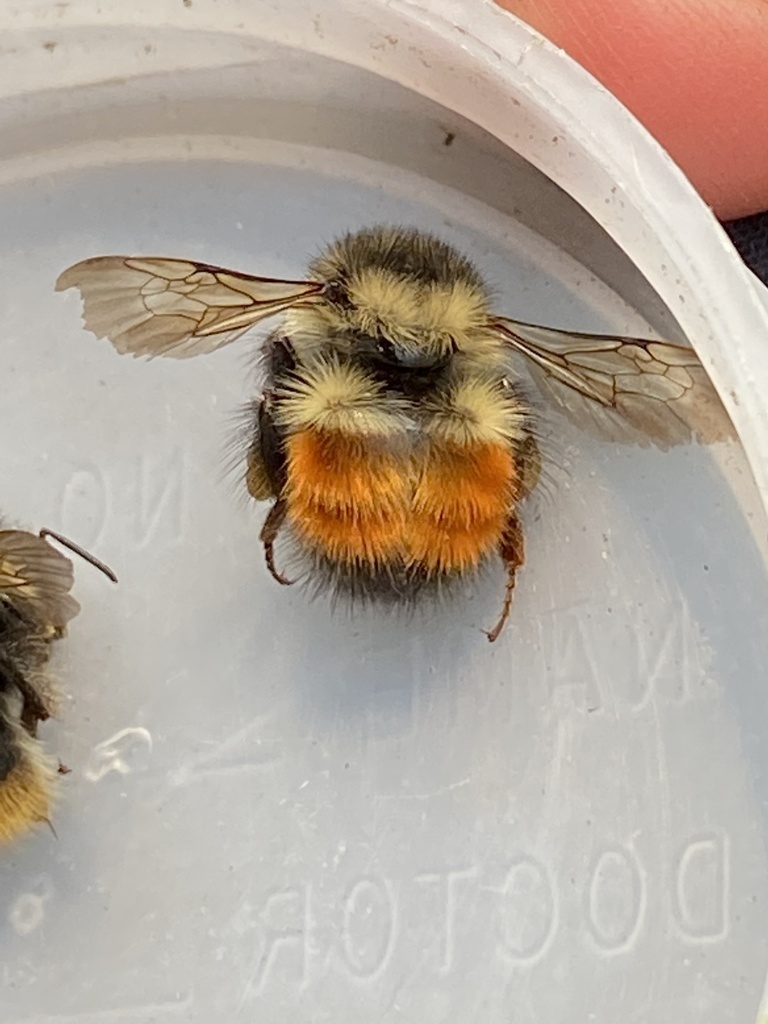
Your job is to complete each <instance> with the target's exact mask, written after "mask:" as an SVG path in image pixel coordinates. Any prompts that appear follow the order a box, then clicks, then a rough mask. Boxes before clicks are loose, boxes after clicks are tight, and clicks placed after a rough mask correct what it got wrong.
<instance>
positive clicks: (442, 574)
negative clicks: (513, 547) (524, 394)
mask: <svg viewBox="0 0 768 1024" xmlns="http://www.w3.org/2000/svg"><path fill="white" fill-rule="evenodd" d="M287 467H288V485H287V492H286V494H287V499H288V517H289V521H290V523H291V526H292V529H293V533H294V536H295V537H296V539H297V540H298V542H299V544H300V545H301V546H302V547H303V548H305V549H308V551H309V552H310V553H311V554H312V555H313V557H314V564H315V565H316V566H317V565H322V566H323V572H324V574H326V575H328V574H329V570H330V575H331V577H332V580H333V582H334V585H335V586H336V587H337V589H342V590H343V589H345V588H346V589H352V590H355V591H358V590H362V591H366V590H367V591H369V593H368V594H367V595H366V596H372V597H377V596H390V597H391V596H397V595H402V596H406V597H407V596H409V594H410V592H411V591H413V592H415V591H417V590H420V589H422V588H423V587H424V585H425V584H429V583H430V582H440V581H446V580H448V579H450V578H452V577H458V576H461V575H464V574H466V573H468V572H471V571H472V570H474V569H476V568H478V566H479V565H480V564H481V562H483V561H484V559H485V558H486V557H487V556H489V555H491V554H492V553H493V552H494V551H496V550H497V549H498V545H499V542H500V539H501V536H502V534H503V531H504V527H505V523H506V521H507V518H508V516H509V513H510V510H511V507H512V505H513V504H514V498H515V493H516V490H517V479H516V472H515V462H514V458H513V456H512V454H511V452H510V451H509V450H508V449H507V448H506V447H505V446H503V445H501V444H482V445H477V444H476V445H472V446H466V447H461V446H440V447H428V448H423V449H421V450H419V451H418V452H413V453H410V454H404V453H403V452H402V451H392V450H389V449H388V448H387V447H386V445H381V446H377V445H375V444H371V443H366V442H365V441H361V439H360V438H351V437H348V436H345V435H343V434H341V433H331V432H323V431H319V430H316V429H307V430H303V431H300V432H297V433H295V434H294V435H293V436H292V437H291V438H290V439H289V440H288V442H287ZM316 582H317V581H316ZM389 590H394V593H393V594H388V591H389Z"/></svg>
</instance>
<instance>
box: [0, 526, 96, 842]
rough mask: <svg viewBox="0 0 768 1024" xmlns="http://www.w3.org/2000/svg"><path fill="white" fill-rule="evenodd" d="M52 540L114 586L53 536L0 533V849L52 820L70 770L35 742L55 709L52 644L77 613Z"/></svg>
mask: <svg viewBox="0 0 768 1024" xmlns="http://www.w3.org/2000/svg"><path fill="white" fill-rule="evenodd" d="M48 537H51V538H53V539H54V540H57V541H59V542H60V543H62V544H64V545H65V547H68V548H70V550H72V551H75V552H76V553H77V554H79V555H81V556H83V557H84V558H86V559H87V560H88V561H90V562H91V563H92V564H94V565H95V566H97V568H99V569H101V570H102V571H103V572H105V573H106V574H107V575H108V576H109V577H110V579H112V580H113V581H116V577H115V575H114V573H113V572H112V570H111V569H109V568H108V567H107V566H105V565H104V564H103V563H102V562H99V561H98V560H97V559H95V558H93V556H92V555H89V554H88V553H87V552H85V551H83V550H82V548H79V547H78V546H77V545H76V544H73V543H72V542H71V541H69V540H67V539H66V538H65V537H61V536H60V535H59V534H57V533H53V532H52V531H51V530H42V531H41V532H40V533H39V534H34V533H27V532H26V531H24V530H6V529H0V843H3V842H7V841H9V840H11V839H13V838H15V837H16V836H18V835H20V834H22V833H24V832H26V831H28V830H29V829H31V828H32V827H33V826H35V825H36V824H37V823H39V822H43V821H49V814H50V809H51V802H52V798H53V793H54V780H55V778H56V776H57V775H58V774H63V773H66V771H67V769H66V768H64V766H63V765H61V764H60V763H59V764H58V766H57V764H56V762H55V761H54V760H53V759H52V758H50V757H48V755H47V754H46V752H45V750H44V748H43V746H42V744H41V743H40V741H39V740H38V739H37V726H38V723H39V722H44V721H45V720H46V719H47V718H49V717H50V716H51V714H52V713H53V712H54V711H55V709H56V704H57V689H56V685H55V682H54V680H53V679H52V677H51V675H50V673H49V671H48V661H49V659H50V656H51V649H52V645H53V643H54V642H55V641H57V640H60V639H61V638H62V637H64V636H65V635H66V630H67V624H68V623H69V622H70V621H71V620H72V619H73V618H74V617H75V616H76V615H77V614H78V612H79V611H80V605H79V604H78V603H77V601H76V600H75V599H74V597H72V595H71V594H70V590H71V589H72V584H73V571H72V563H71V561H70V560H69V559H68V558H66V557H65V556H64V555H63V554H61V552H59V551H57V550H56V548H54V547H53V546H52V545H51V544H50V543H49V541H48V539H47V538H48ZM49 823H50V822H49Z"/></svg>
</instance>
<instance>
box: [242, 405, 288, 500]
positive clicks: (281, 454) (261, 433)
mask: <svg viewBox="0 0 768 1024" xmlns="http://www.w3.org/2000/svg"><path fill="white" fill-rule="evenodd" d="M273 406H274V398H273V395H272V392H270V391H267V392H265V394H264V397H263V398H262V400H261V401H260V402H259V404H258V406H254V417H253V426H252V431H253V433H252V439H251V446H250V448H249V449H248V459H247V466H246V472H245V484H246V487H247V488H248V493H249V494H250V495H251V497H252V498H255V499H256V501H267V500H268V499H269V498H277V497H278V496H279V494H280V492H281V491H282V489H283V487H284V486H285V479H286V472H285V450H284V448H283V437H282V434H281V433H280V431H279V430H278V428H277V427H276V426H275V422H274V419H273V415H272V413H273Z"/></svg>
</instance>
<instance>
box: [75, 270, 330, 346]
mask: <svg viewBox="0 0 768 1024" xmlns="http://www.w3.org/2000/svg"><path fill="white" fill-rule="evenodd" d="M322 287H323V286H322V285H320V284H317V283H316V282H313V281H276V280H273V279H271V278H268V277H252V276H250V275H249V274H238V273H236V272H235V271H232V270H225V269H224V268H222V267H213V266H209V265H208V264H207V263H193V262H191V261H189V260H172V259H161V258H154V257H133V256H96V257H94V258H93V259H88V260H83V261H82V263H76V264H75V265H74V266H72V267H69V268H68V269H67V270H65V271H64V272H63V273H62V274H61V276H60V277H59V279H58V281H57V282H56V290H57V291H65V290H66V289H67V288H77V289H78V290H79V291H80V294H81V296H82V298H83V307H84V313H83V321H84V323H85V326H86V327H87V328H88V330H89V331H92V332H93V333H94V334H95V335H96V336H97V337H99V338H108V339H109V340H110V341H111V342H112V344H113V345H114V347H115V348H116V349H117V351H118V352H121V353H123V354H130V355H133V356H150V357H152V356H171V357H172V358H175V359H186V358H189V357H191V356H198V355H204V354H205V353H208V352H213V351H215V350H216V349H217V348H221V346H222V345H226V344H228V343H229V342H231V341H234V340H235V338H238V337H239V336H240V335H241V334H243V333H244V332H245V331H247V330H248V328H249V327H252V326H253V324H255V323H257V322H258V321H259V320H263V319H264V318H265V317H269V316H273V315H274V314H276V313H280V312H282V311H283V310H286V309H288V308H289V307H291V306H295V305H298V304H300V303H303V302H308V301H312V300H313V298H315V297H316V296H318V295H319V293H320V292H321V291H322Z"/></svg>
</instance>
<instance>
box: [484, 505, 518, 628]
mask: <svg viewBox="0 0 768 1024" xmlns="http://www.w3.org/2000/svg"><path fill="white" fill-rule="evenodd" d="M499 554H500V555H501V560H502V561H503V562H504V565H505V566H506V568H507V587H506V590H505V591H504V604H503V606H502V609H501V616H500V617H499V621H498V622H497V623H496V625H495V626H494V627H493V629H491V630H486V633H485V635H486V636H487V637H488V639H489V640H490V641H491V643H493V641H494V640H498V638H499V634H500V633H501V631H502V629H503V628H504V623H505V622H506V621H507V618H508V617H509V610H510V608H511V607H512V597H513V594H514V590H515V582H516V575H517V570H518V569H519V568H520V566H521V565H522V564H523V562H524V561H525V546H524V543H523V531H522V527H521V526H520V520H519V519H518V518H517V516H516V515H514V514H512V515H511V516H510V517H509V519H508V520H507V525H506V526H505V528H504V533H503V534H502V537H501V543H500V544H499Z"/></svg>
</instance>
